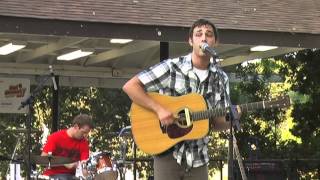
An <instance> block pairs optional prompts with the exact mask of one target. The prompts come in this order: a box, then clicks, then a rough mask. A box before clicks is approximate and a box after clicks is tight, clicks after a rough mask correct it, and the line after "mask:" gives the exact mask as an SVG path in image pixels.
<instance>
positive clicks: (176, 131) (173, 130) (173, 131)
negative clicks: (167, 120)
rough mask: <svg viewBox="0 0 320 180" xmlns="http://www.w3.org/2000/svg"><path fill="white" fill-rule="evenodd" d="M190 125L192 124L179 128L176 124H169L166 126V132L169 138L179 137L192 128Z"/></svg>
mask: <svg viewBox="0 0 320 180" xmlns="http://www.w3.org/2000/svg"><path fill="white" fill-rule="evenodd" d="M192 127H193V126H192V125H191V126H190V127H187V128H181V127H179V126H178V125H177V124H171V125H169V126H168V127H167V134H168V136H169V138H171V139H174V138H179V137H182V136H184V135H186V134H188V133H189V132H190V131H191V130H192Z"/></svg>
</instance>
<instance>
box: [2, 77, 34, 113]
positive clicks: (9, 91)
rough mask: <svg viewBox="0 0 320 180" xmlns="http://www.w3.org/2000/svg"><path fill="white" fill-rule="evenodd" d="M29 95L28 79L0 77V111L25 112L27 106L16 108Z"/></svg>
mask: <svg viewBox="0 0 320 180" xmlns="http://www.w3.org/2000/svg"><path fill="white" fill-rule="evenodd" d="M29 95H30V80H29V79H21V78H2V77H0V113H27V112H28V106H26V107H24V108H21V109H20V110H19V109H18V108H19V107H20V105H21V102H22V101H24V100H25V99H27V98H28V97H29Z"/></svg>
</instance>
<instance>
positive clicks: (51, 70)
mask: <svg viewBox="0 0 320 180" xmlns="http://www.w3.org/2000/svg"><path fill="white" fill-rule="evenodd" d="M49 70H50V76H51V79H52V83H53V89H54V90H55V91H56V90H58V86H57V82H56V78H55V77H54V73H53V68H52V66H51V65H50V66H49Z"/></svg>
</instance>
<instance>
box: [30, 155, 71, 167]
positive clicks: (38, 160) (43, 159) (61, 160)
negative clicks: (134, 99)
mask: <svg viewBox="0 0 320 180" xmlns="http://www.w3.org/2000/svg"><path fill="white" fill-rule="evenodd" d="M30 160H31V163H33V164H39V165H48V164H49V161H50V164H51V165H63V164H69V163H73V162H75V161H74V160H72V159H71V158H68V157H62V156H39V155H31V156H30Z"/></svg>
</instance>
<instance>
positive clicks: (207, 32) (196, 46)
mask: <svg viewBox="0 0 320 180" xmlns="http://www.w3.org/2000/svg"><path fill="white" fill-rule="evenodd" d="M202 43H207V44H208V45H209V46H210V47H214V46H215V45H216V39H215V37H214V30H213V28H212V27H211V26H210V25H202V26H197V27H195V28H194V29H193V34H192V38H189V44H190V46H192V47H193V53H195V54H197V55H198V56H206V54H205V53H204V52H203V51H202V50H201V49H200V46H201V44H202Z"/></svg>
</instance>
